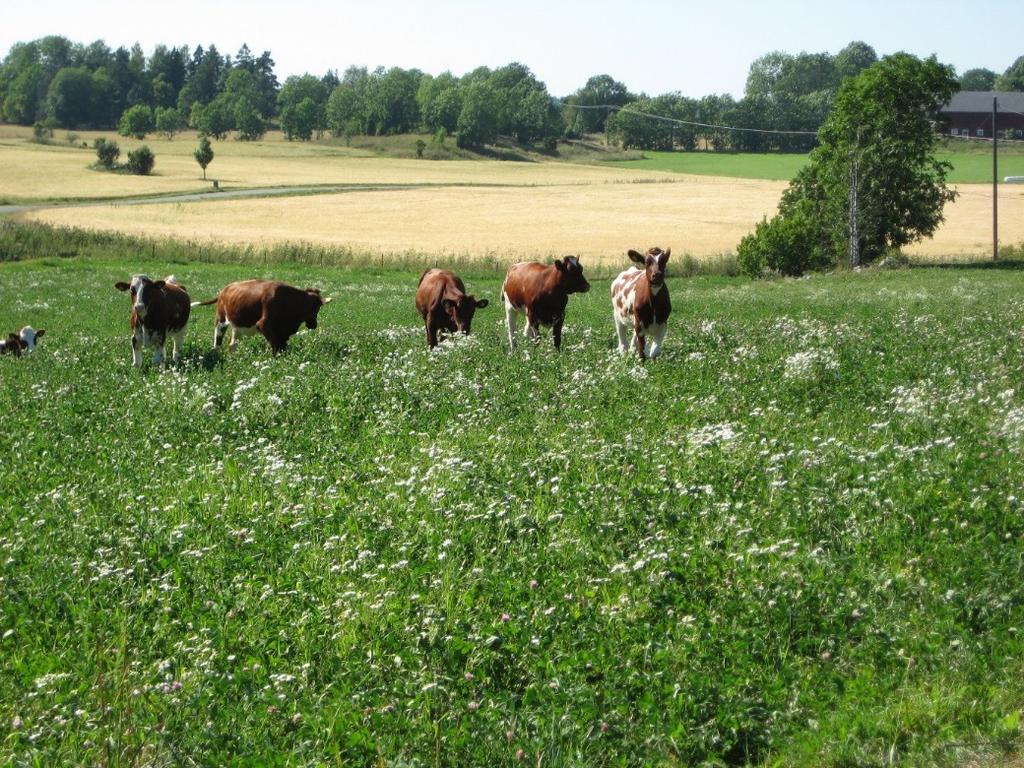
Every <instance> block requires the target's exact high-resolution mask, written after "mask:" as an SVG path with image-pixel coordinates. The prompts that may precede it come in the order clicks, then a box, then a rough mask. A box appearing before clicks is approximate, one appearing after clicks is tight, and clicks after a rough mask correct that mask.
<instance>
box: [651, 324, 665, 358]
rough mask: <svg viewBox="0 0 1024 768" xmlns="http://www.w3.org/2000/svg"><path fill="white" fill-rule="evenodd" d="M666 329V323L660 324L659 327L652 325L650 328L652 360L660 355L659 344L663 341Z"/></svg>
mask: <svg viewBox="0 0 1024 768" xmlns="http://www.w3.org/2000/svg"><path fill="white" fill-rule="evenodd" d="M667 329H668V323H662V324H661V325H652V326H651V328H650V332H651V359H652V360H653V359H654V358H656V357H657V356H658V355H660V354H661V343H662V342H663V341H665V331H666V330H667Z"/></svg>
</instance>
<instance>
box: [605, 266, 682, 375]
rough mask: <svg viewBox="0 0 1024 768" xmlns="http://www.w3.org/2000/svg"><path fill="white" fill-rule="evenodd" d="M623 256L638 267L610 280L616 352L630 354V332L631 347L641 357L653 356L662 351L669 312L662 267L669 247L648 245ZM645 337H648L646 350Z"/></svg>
mask: <svg viewBox="0 0 1024 768" xmlns="http://www.w3.org/2000/svg"><path fill="white" fill-rule="evenodd" d="M626 255H627V256H629V258H630V259H632V260H633V261H634V262H636V263H637V264H638V265H639V266H638V267H630V268H629V269H627V270H626V271H625V272H622V273H621V274H620V275H619V276H618V277H616V278H615V280H613V281H612V315H613V317H614V319H615V330H616V331H617V332H618V334H619V351H620V352H622V353H623V354H628V353H629V348H630V346H631V345H630V343H629V341H630V333H632V346H633V347H635V348H636V351H637V353H638V354H639V355H640V359H641V360H642V359H644V358H645V357H648V356H649V357H650V358H651V359H654V358H656V357H657V356H658V355H660V354H661V343H662V342H663V341H664V340H665V327H666V326H665V324H666V322H667V321H668V316H669V313H670V312H671V311H672V303H671V302H670V301H669V298H668V286H667V285H665V267H666V266H667V265H668V258H669V256H671V255H672V249H671V248H668V249H666V250H664V251H663V250H661V248H651V249H650V250H648V251H647V253H646V254H640V253H639V252H638V251H634V250H630V251H628V252H627V254H626ZM647 337H650V339H651V349H650V352H649V353H648V352H647V350H646V339H647Z"/></svg>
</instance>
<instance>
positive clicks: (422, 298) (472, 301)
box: [416, 269, 488, 349]
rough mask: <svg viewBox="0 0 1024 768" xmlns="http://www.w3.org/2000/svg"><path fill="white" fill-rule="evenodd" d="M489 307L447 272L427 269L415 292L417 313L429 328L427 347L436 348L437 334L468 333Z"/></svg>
mask: <svg viewBox="0 0 1024 768" xmlns="http://www.w3.org/2000/svg"><path fill="white" fill-rule="evenodd" d="M487 304H488V301H487V299H477V298H476V297H474V296H471V295H469V294H467V293H466V286H465V284H464V283H463V282H462V280H461V279H460V278H459V277H458V276H457V275H456V274H455V273H454V272H451V271H450V270H447V269H428V270H427V271H426V272H424V273H423V274H422V275H420V282H419V286H418V287H417V288H416V309H417V310H418V311H419V313H420V315H421V316H422V317H423V322H424V323H425V324H426V327H427V346H429V347H430V348H431V349H433V348H434V347H436V346H437V334H438V331H448V332H449V333H467V334H468V333H469V327H470V325H471V324H472V322H473V314H474V313H475V312H476V311H477V310H478V309H483V308H484V307H486V306H487Z"/></svg>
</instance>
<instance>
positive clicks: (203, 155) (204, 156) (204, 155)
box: [192, 136, 213, 180]
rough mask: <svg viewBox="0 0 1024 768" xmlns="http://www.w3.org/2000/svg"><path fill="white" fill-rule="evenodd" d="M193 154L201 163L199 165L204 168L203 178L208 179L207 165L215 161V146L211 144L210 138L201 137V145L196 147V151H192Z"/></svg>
mask: <svg viewBox="0 0 1024 768" xmlns="http://www.w3.org/2000/svg"><path fill="white" fill-rule="evenodd" d="M192 156H193V157H194V158H195V159H196V162H197V163H199V167H200V168H202V169H203V179H204V180H205V179H206V166H208V165H209V164H210V163H212V162H213V147H211V146H210V139H209V138H208V137H206V136H200V137H199V146H198V147H196V151H195V152H193V153H192Z"/></svg>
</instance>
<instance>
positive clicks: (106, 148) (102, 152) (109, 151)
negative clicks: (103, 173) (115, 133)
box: [93, 138, 121, 168]
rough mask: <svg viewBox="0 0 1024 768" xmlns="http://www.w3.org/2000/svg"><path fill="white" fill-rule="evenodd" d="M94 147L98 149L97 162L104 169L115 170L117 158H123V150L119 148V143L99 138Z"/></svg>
mask: <svg viewBox="0 0 1024 768" xmlns="http://www.w3.org/2000/svg"><path fill="white" fill-rule="evenodd" d="M93 146H94V147H95V148H96V162H97V163H98V164H99V165H100V166H101V167H103V168H113V167H114V165H115V163H117V158H119V157H120V156H121V148H120V147H119V146H117V142H116V141H107V140H106V139H104V138H99V139H96V141H95V143H94V144H93Z"/></svg>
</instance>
